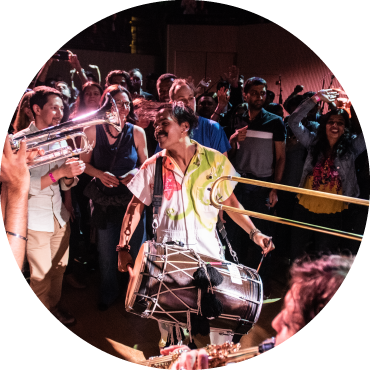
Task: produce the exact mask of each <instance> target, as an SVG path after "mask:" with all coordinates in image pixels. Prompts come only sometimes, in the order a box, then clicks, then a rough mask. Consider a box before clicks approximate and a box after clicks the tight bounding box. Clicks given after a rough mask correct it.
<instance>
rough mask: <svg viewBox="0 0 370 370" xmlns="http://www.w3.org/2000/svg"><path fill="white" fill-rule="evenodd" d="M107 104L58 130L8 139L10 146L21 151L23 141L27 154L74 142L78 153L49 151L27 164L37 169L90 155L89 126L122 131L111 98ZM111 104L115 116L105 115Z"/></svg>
mask: <svg viewBox="0 0 370 370" xmlns="http://www.w3.org/2000/svg"><path fill="white" fill-rule="evenodd" d="M108 95H109V94H107V99H106V101H105V102H104V105H103V106H102V107H101V108H100V109H98V110H96V111H94V112H91V113H89V114H85V115H83V116H80V117H76V118H74V119H72V120H71V121H68V122H64V123H61V124H59V125H57V126H52V127H48V128H45V129H44V130H40V131H37V132H33V133H30V134H27V135H23V134H22V131H20V132H19V133H16V134H15V135H9V140H10V144H11V147H12V149H13V150H19V148H20V143H21V141H25V142H26V144H27V151H29V150H33V149H37V148H40V147H43V146H45V145H51V144H54V143H57V142H60V141H63V140H68V139H71V140H72V142H73V144H74V147H75V149H72V148H71V147H69V146H65V147H60V148H58V149H54V150H49V151H47V152H45V153H44V155H41V156H36V157H35V158H34V159H33V161H32V162H30V163H29V164H28V167H29V168H30V169H31V168H35V167H38V166H42V165H44V164H48V163H51V162H54V161H58V160H60V159H65V158H69V157H75V156H78V155H80V154H82V153H89V152H90V151H91V150H92V145H91V144H90V143H89V142H88V140H87V136H86V135H85V133H84V132H83V130H84V129H85V128H87V127H90V126H95V125H102V124H108V125H112V126H113V127H114V128H115V129H116V130H117V131H118V132H121V131H122V128H121V125H120V122H121V121H120V117H119V111H118V108H117V106H116V104H115V101H114V99H113V98H112V97H110V96H109V97H108ZM109 99H111V100H112V107H113V112H105V107H106V105H107V103H108V102H109ZM77 137H80V138H81V142H80V146H79V147H78V146H77V144H76V141H75V139H76V138H77Z"/></svg>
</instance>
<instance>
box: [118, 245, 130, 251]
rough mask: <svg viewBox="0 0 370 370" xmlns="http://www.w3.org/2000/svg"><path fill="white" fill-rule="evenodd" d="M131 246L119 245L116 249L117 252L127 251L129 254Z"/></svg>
mask: <svg viewBox="0 0 370 370" xmlns="http://www.w3.org/2000/svg"><path fill="white" fill-rule="evenodd" d="M130 248H131V247H130V246H129V245H127V244H126V245H124V246H122V247H121V246H120V245H117V247H116V252H120V251H127V252H129V251H130Z"/></svg>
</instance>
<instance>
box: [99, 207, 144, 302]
mask: <svg viewBox="0 0 370 370" xmlns="http://www.w3.org/2000/svg"><path fill="white" fill-rule="evenodd" d="M121 226H122V218H121V217H120V218H119V219H117V221H115V222H111V221H110V222H109V221H108V222H107V227H106V228H105V229H97V230H96V231H97V248H98V252H99V268H100V293H99V302H100V303H103V304H106V305H110V304H112V303H113V302H114V301H115V300H116V299H117V298H118V297H119V294H120V288H121V287H120V284H119V274H120V273H119V272H118V267H117V266H118V252H116V246H117V244H118V242H119V236H120V231H121ZM146 240H147V238H146V232H145V210H144V212H143V214H142V216H141V219H140V222H139V224H138V225H137V227H136V230H135V232H134V234H133V235H132V237H131V240H130V246H131V250H130V254H131V256H132V258H133V260H135V258H136V256H137V254H138V252H139V250H140V247H141V245H142V244H143V243H144V242H145V241H146Z"/></svg>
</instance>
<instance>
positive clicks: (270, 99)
mask: <svg viewBox="0 0 370 370" xmlns="http://www.w3.org/2000/svg"><path fill="white" fill-rule="evenodd" d="M274 99H275V93H274V92H273V91H271V90H267V91H266V100H265V105H267V104H270V103H273V102H274Z"/></svg>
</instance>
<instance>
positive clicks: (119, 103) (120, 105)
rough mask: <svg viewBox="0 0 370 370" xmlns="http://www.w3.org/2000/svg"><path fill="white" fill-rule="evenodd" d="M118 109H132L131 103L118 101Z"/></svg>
mask: <svg viewBox="0 0 370 370" xmlns="http://www.w3.org/2000/svg"><path fill="white" fill-rule="evenodd" d="M116 105H117V107H123V106H125V107H126V108H130V102H129V101H122V100H116Z"/></svg>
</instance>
